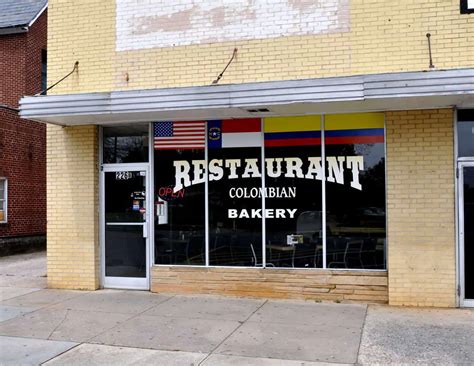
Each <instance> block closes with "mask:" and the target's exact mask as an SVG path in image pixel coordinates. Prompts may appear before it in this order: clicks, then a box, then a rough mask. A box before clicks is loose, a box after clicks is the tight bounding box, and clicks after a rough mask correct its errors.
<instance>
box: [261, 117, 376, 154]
mask: <svg viewBox="0 0 474 366" xmlns="http://www.w3.org/2000/svg"><path fill="white" fill-rule="evenodd" d="M324 124H325V132H324V133H325V141H326V144H328V145H344V144H372V143H383V142H384V114H383V113H358V114H334V115H326V116H325V121H324ZM264 140H265V146H266V147H273V146H308V145H320V144H321V118H320V116H302V117H276V118H273V117H270V118H265V119H264Z"/></svg>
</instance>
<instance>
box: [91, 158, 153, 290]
mask: <svg viewBox="0 0 474 366" xmlns="http://www.w3.org/2000/svg"><path fill="white" fill-rule="evenodd" d="M119 171H145V172H146V179H145V190H146V195H145V197H146V206H145V210H146V212H145V215H146V220H145V223H144V231H145V233H146V250H145V253H146V260H145V263H146V277H145V278H144V279H143V278H133V277H106V275H105V179H104V177H105V173H107V172H119ZM150 179H151V177H150V164H149V163H126V164H102V165H101V169H100V175H99V185H100V189H99V222H100V224H99V227H100V231H99V235H100V237H99V243H100V279H101V281H100V285H101V287H102V288H116V289H129V290H149V289H150V267H151V258H152V257H151V250H150V248H151V244H150V242H151V237H150V232H151V230H150V227H151V223H150V218H151V209H152V205H151V202H152V200H151V199H152V197H153V196H152V194H151V180H150Z"/></svg>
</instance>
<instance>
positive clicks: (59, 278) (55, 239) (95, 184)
mask: <svg viewBox="0 0 474 366" xmlns="http://www.w3.org/2000/svg"><path fill="white" fill-rule="evenodd" d="M97 147H98V143H97V126H80V127H66V128H63V127H58V126H53V125H48V128H47V220H48V221H47V249H48V250H47V263H48V287H50V288H66V289H84V290H93V289H97V288H98V287H99V277H100V276H99V236H98V232H99V231H98V225H99V217H98V212H99V211H98V202H99V201H98V189H99V181H98V167H97V162H98V157H97V154H98V148H97Z"/></svg>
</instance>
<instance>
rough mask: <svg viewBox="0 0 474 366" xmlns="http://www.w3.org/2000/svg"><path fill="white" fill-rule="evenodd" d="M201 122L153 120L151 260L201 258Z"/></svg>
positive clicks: (202, 260) (200, 261)
mask: <svg viewBox="0 0 474 366" xmlns="http://www.w3.org/2000/svg"><path fill="white" fill-rule="evenodd" d="M205 128H206V127H205V122H200V121H198V122H156V123H155V124H154V126H153V129H154V165H155V172H154V181H155V193H154V201H155V202H154V204H155V217H154V225H155V263H157V264H185V265H203V264H205V229H204V226H205V213H204V210H205V195H204V182H205V160H204V148H205V133H206V131H205Z"/></svg>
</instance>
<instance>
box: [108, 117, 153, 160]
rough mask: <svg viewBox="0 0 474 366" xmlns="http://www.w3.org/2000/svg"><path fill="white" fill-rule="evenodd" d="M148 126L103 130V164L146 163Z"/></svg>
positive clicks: (116, 127) (115, 127)
mask: <svg viewBox="0 0 474 366" xmlns="http://www.w3.org/2000/svg"><path fill="white" fill-rule="evenodd" d="M148 128H149V125H148V124H140V125H133V126H114V127H104V128H103V163H104V164H114V163H139V162H146V161H148Z"/></svg>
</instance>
